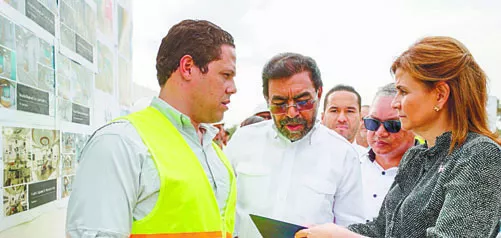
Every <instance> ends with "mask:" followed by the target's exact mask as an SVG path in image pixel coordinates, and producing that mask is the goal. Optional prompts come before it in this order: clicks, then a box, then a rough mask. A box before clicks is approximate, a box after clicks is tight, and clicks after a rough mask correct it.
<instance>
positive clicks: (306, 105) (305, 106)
mask: <svg viewBox="0 0 501 238" xmlns="http://www.w3.org/2000/svg"><path fill="white" fill-rule="evenodd" d="M316 101H317V100H315V99H309V100H302V101H298V102H296V103H293V104H292V105H289V104H288V103H281V104H270V112H271V113H273V114H285V113H287V110H288V109H289V107H295V108H296V109H297V110H298V111H307V110H311V109H313V107H314V106H315V102H316Z"/></svg>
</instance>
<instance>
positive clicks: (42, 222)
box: [0, 207, 66, 238]
mask: <svg viewBox="0 0 501 238" xmlns="http://www.w3.org/2000/svg"><path fill="white" fill-rule="evenodd" d="M65 221H66V207H64V208H60V209H55V210H52V211H50V212H47V213H44V214H42V215H41V216H39V217H37V218H35V219H34V220H32V221H30V222H26V223H23V224H20V225H17V226H15V227H12V228H9V229H7V230H5V231H2V232H0V238H64V237H66V236H65V232H64V228H65Z"/></svg>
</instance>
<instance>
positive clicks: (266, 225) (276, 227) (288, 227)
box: [249, 214, 306, 238]
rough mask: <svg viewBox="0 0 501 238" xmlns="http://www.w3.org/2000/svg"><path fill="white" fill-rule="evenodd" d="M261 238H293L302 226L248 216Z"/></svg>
mask: <svg viewBox="0 0 501 238" xmlns="http://www.w3.org/2000/svg"><path fill="white" fill-rule="evenodd" d="M249 215H250V217H251V219H252V222H254V224H255V225H256V227H257V229H258V230H259V233H261V235H262V236H263V238H293V237H294V234H296V232H298V231H299V230H302V229H306V227H304V226H300V225H296V224H291V223H287V222H283V221H279V220H274V219H271V218H267V217H262V216H258V215H253V214H249Z"/></svg>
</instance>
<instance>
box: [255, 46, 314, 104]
mask: <svg viewBox="0 0 501 238" xmlns="http://www.w3.org/2000/svg"><path fill="white" fill-rule="evenodd" d="M304 71H308V72H309V73H310V78H311V81H313V85H314V86H315V90H316V91H318V89H319V88H320V87H322V78H321V76H320V70H319V69H318V67H317V63H316V62H315V60H314V59H312V58H311V57H308V56H304V55H300V54H296V53H282V54H278V55H276V56H274V57H273V58H272V59H271V60H270V61H268V63H266V65H265V66H264V68H263V74H262V78H263V95H264V98H266V99H268V93H269V90H268V82H269V80H270V79H272V80H273V79H280V78H289V77H291V76H293V75H294V74H298V73H301V72H304Z"/></svg>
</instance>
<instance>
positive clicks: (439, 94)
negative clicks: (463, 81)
mask: <svg viewBox="0 0 501 238" xmlns="http://www.w3.org/2000/svg"><path fill="white" fill-rule="evenodd" d="M434 91H435V95H436V104H435V107H434V109H435V111H439V110H441V109H443V108H444V107H445V104H446V103H447V100H448V99H449V96H450V93H451V88H450V87H449V84H447V83H446V82H443V81H441V82H438V83H437V84H436V85H435V89H434ZM437 108H438V110H437Z"/></svg>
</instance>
